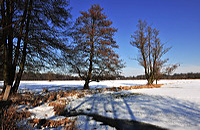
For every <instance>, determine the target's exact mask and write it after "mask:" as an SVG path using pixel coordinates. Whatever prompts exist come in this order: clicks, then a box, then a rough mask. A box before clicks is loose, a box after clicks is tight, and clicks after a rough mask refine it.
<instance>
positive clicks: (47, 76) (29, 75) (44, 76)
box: [0, 72, 200, 81]
mask: <svg viewBox="0 0 200 130" xmlns="http://www.w3.org/2000/svg"><path fill="white" fill-rule="evenodd" d="M137 79H146V77H145V75H137V76H128V77H126V76H119V75H118V76H111V75H107V76H101V77H95V78H94V79H93V81H101V80H137ZM161 79H200V73H179V74H177V73H175V74H173V75H166V74H165V75H163V76H162V77H161ZM0 80H3V77H2V76H0ZM22 80H48V81H53V80H81V78H80V77H79V76H75V75H74V76H72V75H71V74H69V75H65V74H59V73H57V74H56V73H51V72H49V73H34V72H24V74H23V76H22Z"/></svg>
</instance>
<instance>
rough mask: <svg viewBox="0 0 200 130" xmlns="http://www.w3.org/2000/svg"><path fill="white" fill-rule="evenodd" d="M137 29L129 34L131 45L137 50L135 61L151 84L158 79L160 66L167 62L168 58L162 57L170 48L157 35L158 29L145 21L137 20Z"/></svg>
mask: <svg viewBox="0 0 200 130" xmlns="http://www.w3.org/2000/svg"><path fill="white" fill-rule="evenodd" d="M137 27H138V30H137V31H135V32H134V34H133V35H132V36H131V38H132V41H131V42H130V44H131V45H133V46H135V47H136V48H138V50H139V57H138V59H137V61H138V62H139V64H140V65H141V66H143V67H144V71H145V77H146V79H147V81H148V84H153V82H154V80H155V79H158V78H159V76H160V74H161V70H162V67H163V66H164V64H166V63H167V61H168V59H162V57H163V55H165V54H166V53H167V52H168V51H169V50H170V49H171V48H165V47H164V45H165V44H164V43H161V41H160V38H159V37H158V35H159V31H158V30H157V29H156V28H152V27H151V26H149V25H147V22H146V21H142V20H139V21H138V25H137Z"/></svg>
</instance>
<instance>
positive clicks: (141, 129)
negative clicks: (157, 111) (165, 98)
mask: <svg viewBox="0 0 200 130" xmlns="http://www.w3.org/2000/svg"><path fill="white" fill-rule="evenodd" d="M79 115H85V116H88V117H92V118H93V120H95V121H99V122H102V123H103V125H109V126H111V127H115V128H116V129H117V130H167V129H165V128H161V127H159V126H155V125H151V124H148V123H143V122H138V121H134V120H126V119H113V118H109V117H104V116H101V115H98V114H90V113H84V112H68V113H67V114H66V115H62V116H67V117H72V116H79Z"/></svg>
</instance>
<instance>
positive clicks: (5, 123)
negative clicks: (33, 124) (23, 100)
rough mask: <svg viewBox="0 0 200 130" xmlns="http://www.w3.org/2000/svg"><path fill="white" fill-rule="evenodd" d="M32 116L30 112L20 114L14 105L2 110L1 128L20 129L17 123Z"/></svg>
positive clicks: (0, 117)
mask: <svg viewBox="0 0 200 130" xmlns="http://www.w3.org/2000/svg"><path fill="white" fill-rule="evenodd" d="M30 116H31V113H30V112H28V111H26V112H25V111H21V112H18V111H17V109H16V107H14V106H12V105H11V106H10V107H8V108H2V109H1V114H0V128H2V130H6V129H10V130H16V129H19V127H18V125H17V123H19V122H20V121H21V120H23V119H26V118H28V117H30Z"/></svg>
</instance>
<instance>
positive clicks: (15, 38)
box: [0, 0, 70, 92]
mask: <svg viewBox="0 0 200 130" xmlns="http://www.w3.org/2000/svg"><path fill="white" fill-rule="evenodd" d="M0 4H1V15H0V22H1V25H0V33H1V37H0V38H1V46H3V48H4V49H3V65H4V69H3V70H4V90H5V88H6V86H7V85H11V86H12V89H11V90H12V92H17V90H18V87H19V83H20V80H21V77H22V74H23V71H24V69H27V70H35V69H38V67H40V68H39V69H41V68H44V67H49V66H50V65H58V64H60V63H59V62H58V61H59V60H58V55H56V54H57V51H59V50H62V51H66V50H67V49H66V45H65V44H64V41H63V39H61V37H62V35H63V34H64V33H63V31H65V30H64V29H65V28H66V27H67V26H68V23H69V22H68V19H69V17H70V13H69V11H70V9H69V8H68V1H66V0H2V1H1V3H0ZM65 34H66V32H65ZM50 61H51V62H50Z"/></svg>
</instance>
